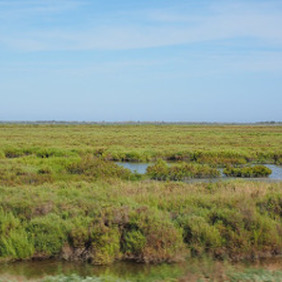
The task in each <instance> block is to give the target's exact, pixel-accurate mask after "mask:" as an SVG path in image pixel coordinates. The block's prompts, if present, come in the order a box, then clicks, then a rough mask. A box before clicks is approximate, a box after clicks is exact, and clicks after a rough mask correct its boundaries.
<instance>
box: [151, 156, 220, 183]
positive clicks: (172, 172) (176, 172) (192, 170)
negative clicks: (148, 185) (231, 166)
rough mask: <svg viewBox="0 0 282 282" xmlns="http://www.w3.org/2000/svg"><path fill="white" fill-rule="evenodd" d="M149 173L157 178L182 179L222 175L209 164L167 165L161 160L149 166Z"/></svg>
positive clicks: (153, 177)
mask: <svg viewBox="0 0 282 282" xmlns="http://www.w3.org/2000/svg"><path fill="white" fill-rule="evenodd" d="M147 174H148V175H149V176H150V178H151V179H155V180H172V181H181V180H185V179H191V178H214V177H218V176H220V172H219V171H218V170H217V169H215V168H212V167H210V166H207V165H199V164H188V163H179V164H176V165H171V166H169V165H167V164H166V163H165V162H164V161H162V160H159V161H157V163H156V164H154V165H152V166H149V167H148V168H147Z"/></svg>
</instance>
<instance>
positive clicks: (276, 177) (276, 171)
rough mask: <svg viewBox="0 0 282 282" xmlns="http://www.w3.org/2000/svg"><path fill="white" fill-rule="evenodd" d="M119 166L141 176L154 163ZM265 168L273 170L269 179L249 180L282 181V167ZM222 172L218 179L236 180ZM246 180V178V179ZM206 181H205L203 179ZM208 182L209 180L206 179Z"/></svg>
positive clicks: (271, 165)
mask: <svg viewBox="0 0 282 282" xmlns="http://www.w3.org/2000/svg"><path fill="white" fill-rule="evenodd" d="M116 164H117V165H119V166H122V167H124V168H127V169H129V170H131V171H132V172H137V173H139V174H145V173H146V169H147V167H148V166H150V165H152V163H131V162H116ZM263 165H264V166H266V167H268V168H270V169H271V170H272V173H271V175H269V176H268V177H267V178H248V179H249V180H268V181H280V180H281V181H282V166H281V165H274V164H263ZM219 170H220V172H221V177H220V178H218V179H224V180H226V179H234V178H233V177H226V176H225V175H224V174H223V169H219ZM218 179H209V180H212V181H217V180H218ZM244 179H246V178H244ZM195 180H197V179H192V180H191V181H195ZM201 180H202V181H205V179H201ZM206 180H207V179H206Z"/></svg>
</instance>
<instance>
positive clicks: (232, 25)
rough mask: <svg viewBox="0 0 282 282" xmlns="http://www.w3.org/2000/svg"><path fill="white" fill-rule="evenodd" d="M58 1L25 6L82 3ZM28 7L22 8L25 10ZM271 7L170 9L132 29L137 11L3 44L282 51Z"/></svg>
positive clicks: (147, 14) (277, 14)
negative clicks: (225, 45)
mask: <svg viewBox="0 0 282 282" xmlns="http://www.w3.org/2000/svg"><path fill="white" fill-rule="evenodd" d="M4 2H5V1H4ZM12 2H13V1H12ZM16 2H17V1H16ZM58 2H59V3H60V4H59V5H57V6H56V5H55V6H52V5H50V3H55V1H49V5H46V2H45V1H38V2H37V1H24V3H33V4H34V5H35V3H37V5H35V6H33V5H31V6H32V7H30V8H29V9H32V11H33V13H36V11H38V10H39V11H40V10H41V9H42V10H44V11H49V10H51V11H52V9H57V10H60V11H61V10H64V9H71V8H74V7H75V5H77V4H78V2H77V1H61V2H60V1H57V3H58ZM38 3H40V4H38ZM44 3H45V4H44ZM2 4H3V3H2ZM6 5H8V4H7V2H6ZM24 6H25V5H22V8H23V9H25V8H24ZM26 6H28V5H26ZM271 7H272V5H266V4H264V5H256V4H253V5H250V4H244V3H240V5H239V4H237V5H234V3H233V4H232V3H231V4H230V2H228V4H225V5H220V6H212V7H211V10H210V13H208V14H205V15H203V14H198V15H192V14H191V13H185V12H181V11H177V12H175V10H174V11H171V12H170V10H169V9H167V10H164V11H163V10H162V9H160V10H153V11H150V10H148V11H143V12H142V13H143V15H142V13H141V14H140V15H139V18H138V19H137V20H135V21H133V22H132V24H131V22H130V17H132V15H134V11H133V12H132V13H133V14H132V15H130V12H129V14H128V15H127V16H128V18H129V20H128V23H127V24H125V23H121V22H120V21H119V19H114V18H113V21H112V23H111V24H107V25H101V24H98V23H97V21H95V19H94V20H92V21H91V22H87V24H86V23H85V25H84V26H83V27H81V26H80V27H78V26H76V25H74V26H72V27H68V26H64V25H61V26H57V27H52V26H50V27H48V28H46V27H45V28H40V27H36V26H29V27H24V26H23V28H20V30H19V31H18V30H17V29H15V28H14V29H12V31H11V32H2V33H3V34H1V31H0V35H1V37H0V44H1V45H4V46H6V48H12V49H16V50H22V51H56V50H97V49H108V50H126V49H137V48H152V47H162V46H171V45H180V44H190V43H197V42H207V41H216V40H224V39H232V38H235V39H236V38H249V39H256V40H260V41H261V42H263V43H264V44H265V45H266V46H278V47H281V46H282V30H281V26H282V12H281V10H279V9H276V10H275V9H272V8H271ZM274 7H275V6H274ZM12 10H13V9H12ZM24 11H25V10H23V11H21V12H24ZM10 12H11V9H10ZM25 13H27V12H26V11H25V12H24V14H25ZM124 17H126V15H124ZM142 18H143V19H147V20H148V19H150V20H151V22H150V23H149V24H148V23H146V24H144V22H143V21H142ZM156 23H157V24H156Z"/></svg>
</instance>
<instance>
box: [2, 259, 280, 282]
mask: <svg viewBox="0 0 282 282" xmlns="http://www.w3.org/2000/svg"><path fill="white" fill-rule="evenodd" d="M281 265H282V258H281V257H277V258H272V259H264V260H258V261H256V262H251V261H247V262H240V263H230V262H226V261H225V262H222V261H214V260H212V259H211V258H204V259H188V260H187V261H185V262H182V263H178V264H161V265H146V264H137V263H129V262H118V263H114V264H112V265H110V266H93V265H90V264H87V263H67V262H62V261H31V262H15V263H9V264H0V281H9V280H3V278H5V277H9V278H10V279H13V280H16V281H23V280H24V279H28V280H29V279H42V278H43V277H46V276H57V275H65V276H70V275H73V274H76V275H78V276H80V277H93V276H95V277H97V276H98V277H99V276H103V277H104V276H110V277H116V278H117V279H125V280H130V281H162V280H164V279H166V281H168V280H169V279H171V280H169V281H172V279H179V278H182V279H184V280H183V281H187V280H186V279H188V280H189V281H192V280H193V281H194V278H196V277H203V276H205V277H209V278H211V279H212V280H213V281H217V279H219V278H220V277H223V276H224V275H226V274H228V272H236V271H239V272H240V271H245V270H248V269H256V268H257V269H265V270H272V271H277V270H281ZM281 274H282V273H281ZM197 280H198V279H197ZM64 281H65V280H64ZM174 281H175V280H174ZM181 281H182V280H181Z"/></svg>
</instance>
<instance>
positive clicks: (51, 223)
mask: <svg viewBox="0 0 282 282" xmlns="http://www.w3.org/2000/svg"><path fill="white" fill-rule="evenodd" d="M27 232H28V233H29V234H32V235H31V239H32V241H33V244H34V248H35V251H36V252H37V254H38V255H39V256H40V255H43V256H47V257H48V256H54V255H56V254H58V253H60V251H61V249H62V247H63V244H64V242H66V239H67V226H66V223H65V222H64V221H63V220H62V219H61V218H60V217H59V216H57V215H55V214H51V213H50V214H47V215H46V216H43V217H35V218H34V219H32V220H31V221H30V222H29V224H28V226H27Z"/></svg>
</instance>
